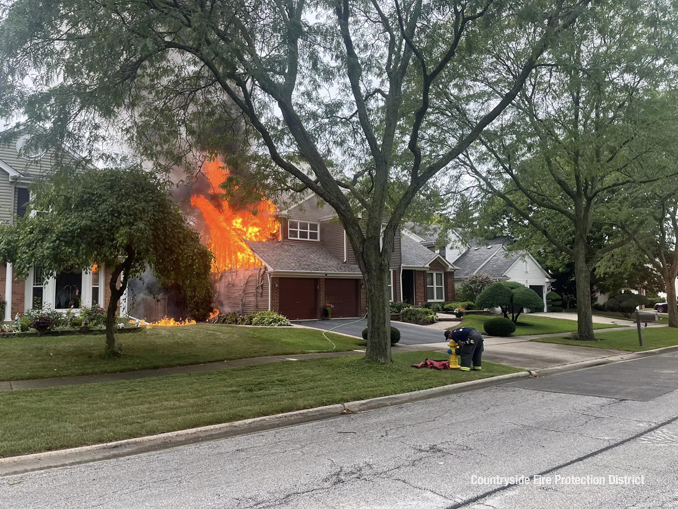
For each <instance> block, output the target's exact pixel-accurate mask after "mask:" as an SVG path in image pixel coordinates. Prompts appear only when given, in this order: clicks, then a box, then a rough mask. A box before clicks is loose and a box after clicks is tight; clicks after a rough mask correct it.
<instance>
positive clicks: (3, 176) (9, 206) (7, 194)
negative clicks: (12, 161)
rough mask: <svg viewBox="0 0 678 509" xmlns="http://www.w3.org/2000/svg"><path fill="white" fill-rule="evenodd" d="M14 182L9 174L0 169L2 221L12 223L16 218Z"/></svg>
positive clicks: (0, 216) (0, 211)
mask: <svg viewBox="0 0 678 509" xmlns="http://www.w3.org/2000/svg"><path fill="white" fill-rule="evenodd" d="M14 193H15V190H14V184H12V183H11V182H10V181H9V175H7V173H5V172H4V171H2V170H0V222H2V223H11V222H12V220H13V218H14Z"/></svg>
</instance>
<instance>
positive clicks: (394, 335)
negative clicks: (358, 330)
mask: <svg viewBox="0 0 678 509" xmlns="http://www.w3.org/2000/svg"><path fill="white" fill-rule="evenodd" d="M367 334H368V330H367V327H365V328H364V329H363V339H364V340H365V341H367ZM398 341H400V329H396V328H395V327H391V344H392V345H395V344H396V343H397V342H398Z"/></svg>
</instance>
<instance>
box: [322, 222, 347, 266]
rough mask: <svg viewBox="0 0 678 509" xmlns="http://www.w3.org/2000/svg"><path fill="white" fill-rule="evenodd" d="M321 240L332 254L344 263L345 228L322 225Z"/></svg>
mask: <svg viewBox="0 0 678 509" xmlns="http://www.w3.org/2000/svg"><path fill="white" fill-rule="evenodd" d="M320 240H321V242H322V243H323V244H324V245H325V247H326V248H327V250H328V251H329V252H330V253H332V254H333V255H334V256H336V257H337V258H339V259H340V260H341V261H344V228H343V227H342V226H341V225H340V224H335V223H330V222H327V221H325V222H323V223H321V224H320Z"/></svg>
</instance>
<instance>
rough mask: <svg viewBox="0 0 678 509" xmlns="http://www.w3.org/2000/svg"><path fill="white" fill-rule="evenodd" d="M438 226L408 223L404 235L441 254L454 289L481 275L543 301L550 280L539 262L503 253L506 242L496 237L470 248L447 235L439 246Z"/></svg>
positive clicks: (551, 280) (474, 244)
mask: <svg viewBox="0 0 678 509" xmlns="http://www.w3.org/2000/svg"><path fill="white" fill-rule="evenodd" d="M440 231H441V229H440V227H439V226H435V225H432V226H420V225H415V224H413V223H407V224H406V225H405V229H404V230H403V233H404V234H405V236H407V237H409V238H411V239H413V240H416V241H417V242H418V243H419V244H421V245H422V246H425V247H426V248H428V249H430V250H431V251H434V252H436V253H439V254H442V255H444V256H445V257H446V258H447V261H448V262H450V263H453V264H454V265H455V266H456V271H455V285H456V286H458V285H460V284H461V283H462V282H463V281H464V279H467V278H468V277H469V276H471V275H473V274H484V275H487V276H490V277H491V278H493V279H495V280H497V281H513V282H516V283H520V284H522V285H524V286H527V287H528V288H531V289H532V290H534V291H535V292H537V294H538V295H539V296H540V297H541V298H542V299H543V300H544V306H546V294H547V293H548V292H549V290H550V288H551V282H553V279H552V278H551V276H550V274H549V273H548V272H546V271H545V270H544V269H543V268H542V266H541V265H539V262H537V260H535V259H534V257H533V256H532V255H531V254H530V253H527V252H519V251H509V250H507V249H506V246H507V245H508V239H507V238H504V237H499V238H496V239H492V240H487V241H485V240H481V241H478V242H475V243H473V244H472V245H471V246H463V245H462V243H461V241H460V239H459V237H458V236H457V235H456V234H455V233H454V232H450V233H449V234H448V238H447V239H446V242H444V245H441V244H440V242H439V235H440Z"/></svg>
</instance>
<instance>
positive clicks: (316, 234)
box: [287, 221, 320, 240]
mask: <svg viewBox="0 0 678 509" xmlns="http://www.w3.org/2000/svg"><path fill="white" fill-rule="evenodd" d="M287 236H288V238H290V239H295V240H320V224H319V223H308V222H303V221H290V222H289V224H288V226H287Z"/></svg>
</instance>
